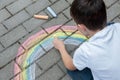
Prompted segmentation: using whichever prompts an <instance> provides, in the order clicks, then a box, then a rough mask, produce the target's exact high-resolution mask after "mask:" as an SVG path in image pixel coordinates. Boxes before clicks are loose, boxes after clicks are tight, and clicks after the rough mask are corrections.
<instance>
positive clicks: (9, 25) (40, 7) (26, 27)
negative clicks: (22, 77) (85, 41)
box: [0, 0, 120, 80]
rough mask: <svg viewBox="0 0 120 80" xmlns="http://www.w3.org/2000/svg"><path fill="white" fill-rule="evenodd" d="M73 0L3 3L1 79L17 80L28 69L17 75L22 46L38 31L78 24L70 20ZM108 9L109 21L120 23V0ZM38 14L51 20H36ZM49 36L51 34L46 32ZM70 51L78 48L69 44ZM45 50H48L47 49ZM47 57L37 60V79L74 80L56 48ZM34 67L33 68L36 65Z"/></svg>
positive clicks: (0, 6) (0, 15)
mask: <svg viewBox="0 0 120 80" xmlns="http://www.w3.org/2000/svg"><path fill="white" fill-rule="evenodd" d="M72 1H73V0H0V80H13V79H14V78H15V77H16V76H17V75H19V74H21V73H22V72H24V70H26V69H27V68H24V69H23V68H20V69H21V70H20V72H19V73H18V74H14V64H16V65H18V67H21V66H20V65H19V64H18V63H17V62H16V59H17V57H16V55H17V52H18V48H19V47H20V45H21V44H22V43H23V42H24V41H25V40H26V39H27V38H29V37H30V36H32V35H34V34H35V33H37V32H38V31H41V30H44V31H45V29H46V28H48V27H50V26H53V25H59V24H64V25H75V23H74V21H73V20H72V18H71V17H70V14H69V9H70V4H71V3H72ZM104 1H105V3H106V8H107V14H108V15H107V16H108V22H111V21H114V22H120V0H104ZM48 6H50V7H51V8H52V9H54V11H55V12H56V13H57V15H58V17H57V18H53V17H52V16H51V15H50V14H49V13H48V11H47V10H46V8H47V7H48ZM34 14H45V15H48V16H49V17H50V19H48V20H40V19H35V18H33V15H34ZM45 32H46V34H47V35H50V33H48V32H47V31H45ZM66 47H67V50H68V51H69V52H72V53H73V52H74V50H75V48H77V46H69V45H66ZM43 48H44V47H43ZM44 52H45V53H46V54H45V55H44V56H42V57H41V58H39V59H38V60H36V61H34V62H33V63H34V64H35V65H36V68H35V69H36V70H35V80H70V77H69V76H68V75H67V74H66V70H65V67H64V65H63V62H62V60H61V57H60V55H59V53H58V51H56V49H54V48H52V49H50V50H49V51H46V50H44ZM32 65H33V64H31V65H29V66H32Z"/></svg>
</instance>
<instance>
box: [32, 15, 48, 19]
mask: <svg viewBox="0 0 120 80" xmlns="http://www.w3.org/2000/svg"><path fill="white" fill-rule="evenodd" d="M34 18H37V19H48V18H49V17H48V16H46V15H34Z"/></svg>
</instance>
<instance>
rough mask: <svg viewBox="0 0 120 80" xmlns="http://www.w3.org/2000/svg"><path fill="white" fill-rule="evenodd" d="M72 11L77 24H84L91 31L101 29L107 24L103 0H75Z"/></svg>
mask: <svg viewBox="0 0 120 80" xmlns="http://www.w3.org/2000/svg"><path fill="white" fill-rule="evenodd" d="M70 13H71V16H72V17H73V19H74V21H75V22H76V23H77V24H83V25H85V26H86V28H88V29H89V30H91V31H96V30H101V29H103V28H104V27H105V26H106V22H107V16H106V8H105V3H104V2H103V0H74V1H73V3H72V5H71V9H70Z"/></svg>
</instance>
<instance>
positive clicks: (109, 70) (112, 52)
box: [73, 23, 120, 80]
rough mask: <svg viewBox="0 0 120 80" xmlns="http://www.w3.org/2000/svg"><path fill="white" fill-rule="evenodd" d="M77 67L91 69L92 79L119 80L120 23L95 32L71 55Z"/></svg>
mask: <svg viewBox="0 0 120 80" xmlns="http://www.w3.org/2000/svg"><path fill="white" fill-rule="evenodd" d="M73 64H74V65H75V66H76V68H77V69H79V70H83V69H84V68H86V67H88V68H90V69H91V71H92V74H93V77H94V80H120V23H114V24H111V25H109V26H107V27H105V28H104V29H103V30H101V31H99V32H97V33H96V34H95V35H94V36H93V37H91V38H90V39H89V40H88V41H86V42H85V43H83V44H82V45H81V46H80V47H79V48H78V49H77V50H76V51H75V54H74V56H73Z"/></svg>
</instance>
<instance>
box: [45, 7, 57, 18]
mask: <svg viewBox="0 0 120 80" xmlns="http://www.w3.org/2000/svg"><path fill="white" fill-rule="evenodd" d="M47 10H48V11H49V12H50V14H51V15H52V16H53V17H57V14H56V13H55V12H54V11H53V9H52V8H51V7H47Z"/></svg>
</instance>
